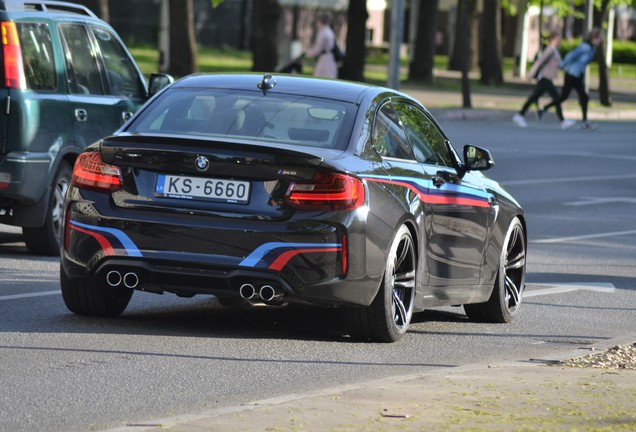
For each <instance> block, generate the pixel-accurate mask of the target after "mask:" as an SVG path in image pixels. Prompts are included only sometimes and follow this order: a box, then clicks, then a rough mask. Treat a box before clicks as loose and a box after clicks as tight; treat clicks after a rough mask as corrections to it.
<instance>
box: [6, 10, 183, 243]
mask: <svg viewBox="0 0 636 432" xmlns="http://www.w3.org/2000/svg"><path fill="white" fill-rule="evenodd" d="M0 27H1V29H2V46H1V47H0V81H1V82H0V111H1V112H0V223H2V224H8V225H14V226H19V227H22V232H23V237H24V241H25V243H26V246H27V249H28V251H29V252H30V253H34V254H42V255H57V254H59V247H60V226H61V223H62V221H63V219H64V218H63V215H62V214H60V213H61V212H62V203H63V200H64V195H65V193H66V190H67V188H68V185H69V182H70V179H71V170H72V167H73V164H74V162H75V159H76V157H77V155H78V154H79V153H80V152H82V150H83V149H84V148H85V147H86V146H87V145H89V144H91V143H92V142H95V141H97V140H99V139H100V138H102V137H104V136H107V135H109V134H111V133H112V132H114V131H115V130H117V129H119V128H120V127H121V126H122V125H123V124H124V123H125V122H126V121H127V120H128V119H130V118H131V117H132V116H133V114H134V113H135V112H136V111H137V110H138V109H139V108H140V107H141V105H142V104H143V103H145V102H146V101H147V100H148V98H149V97H150V96H151V92H149V91H148V86H147V84H146V81H145V79H144V77H143V75H142V74H141V72H140V71H139V68H138V67H137V65H136V64H135V62H134V60H133V58H132V56H131V55H130V53H129V52H128V50H127V49H126V47H125V45H124V44H123V43H122V41H121V39H120V38H119V36H118V35H117V33H116V32H115V31H114V30H113V28H112V27H110V26H109V25H108V24H106V23H105V22H104V21H102V20H100V19H99V18H97V16H96V15H95V14H93V13H92V12H91V11H90V10H89V9H87V8H85V7H84V6H80V5H77V4H73V3H66V2H57V1H18V0H15V1H14V0H0ZM150 81H151V82H150V88H151V89H156V88H160V87H161V86H162V85H164V84H167V83H169V82H171V81H172V79H171V77H170V76H168V75H153V76H152V77H151V80H150Z"/></svg>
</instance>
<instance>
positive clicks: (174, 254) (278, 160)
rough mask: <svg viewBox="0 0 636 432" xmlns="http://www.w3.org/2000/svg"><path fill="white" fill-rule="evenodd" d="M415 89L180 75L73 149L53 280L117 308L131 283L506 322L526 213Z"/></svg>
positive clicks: (368, 336)
mask: <svg viewBox="0 0 636 432" xmlns="http://www.w3.org/2000/svg"><path fill="white" fill-rule="evenodd" d="M493 165H494V162H493V159H492V156H491V155H490V153H489V152H488V150H486V149H483V148H479V147H475V146H471V145H466V146H465V147H464V148H463V155H462V157H460V156H459V155H458V154H457V153H456V151H455V150H454V149H453V147H452V146H451V144H450V142H449V140H448V138H447V137H446V135H445V134H444V132H443V131H442V129H441V128H440V126H439V125H438V123H437V122H436V121H435V119H434V118H433V117H432V116H431V114H430V113H429V112H428V111H427V110H426V108H424V107H423V106H422V105H421V104H420V103H419V102H418V101H417V100H415V99H413V98H411V97H409V96H407V95H406V94H403V93H400V92H397V91H394V90H391V89H388V88H382V87H375V86H371V85H366V84H359V83H350V82H344V81H338V80H322V79H317V78H309V77H300V76H287V75H278V76H271V75H265V76H263V75H256V74H236V75H234V74H224V75H193V76H189V77H186V78H184V79H182V80H180V81H178V82H176V83H174V84H173V85H171V86H170V87H168V88H167V89H165V90H164V91H162V92H161V93H160V94H158V95H157V96H156V97H155V98H154V99H152V100H151V101H150V102H148V103H147V104H146V105H145V106H144V107H143V108H142V109H141V110H140V112H138V113H137V114H136V115H135V116H134V117H133V118H132V119H131V121H129V122H128V123H127V124H126V125H124V126H123V127H122V128H121V129H120V130H119V131H117V132H116V133H115V134H114V135H112V136H109V137H107V138H104V139H102V140H101V141H99V142H97V143H95V144H93V145H91V146H90V147H88V148H87V149H86V151H85V152H84V153H83V154H81V155H80V156H79V157H78V159H77V161H76V163H75V166H74V169H73V175H72V186H71V187H70V188H69V190H68V193H67V195H66V200H65V205H64V215H65V220H64V225H63V233H62V235H63V245H62V251H61V256H62V261H61V273H60V278H61V287H62V294H63V297H64V301H65V303H66V306H67V307H68V309H69V310H71V311H72V312H74V313H77V314H83V315H92V316H116V315H119V314H121V313H122V312H123V311H124V310H125V309H126V306H127V305H128V303H129V301H130V298H131V296H132V294H133V292H134V291H136V290H138V291H144V292H149V293H164V292H170V293H175V294H177V295H178V296H185V297H191V296H193V295H195V294H210V295H214V296H216V297H217V298H218V299H219V301H220V302H221V303H222V304H224V305H232V306H240V305H241V304H244V305H249V304H254V303H259V304H266V305H267V304H269V305H283V304H289V303H303V304H307V305H314V306H318V307H338V308H340V309H341V310H342V313H343V314H344V321H343V322H344V323H346V328H347V331H348V333H349V334H350V336H351V337H352V338H354V339H358V340H371V341H385V342H393V341H396V340H398V339H400V338H401V337H402V336H403V335H404V334H405V333H406V331H407V329H408V327H409V323H410V321H411V318H412V315H413V313H416V312H420V311H422V310H424V309H425V308H430V307H436V306H444V305H463V306H464V310H465V312H466V314H467V315H468V316H469V318H471V319H473V320H476V321H482V322H498V323H505V322H509V321H510V320H511V319H513V318H514V317H515V315H517V314H518V312H519V308H520V305H521V301H522V294H523V290H524V286H525V269H526V243H527V241H526V223H525V218H524V213H523V210H522V208H521V207H520V205H519V204H518V203H517V202H516V201H515V199H514V198H513V197H512V196H511V195H510V194H508V193H507V192H506V191H505V190H504V189H502V188H501V187H500V186H499V185H498V184H497V183H496V182H495V181H493V180H490V179H489V178H487V177H486V176H484V175H483V173H482V171H484V170H487V169H489V168H491V167H492V166H493Z"/></svg>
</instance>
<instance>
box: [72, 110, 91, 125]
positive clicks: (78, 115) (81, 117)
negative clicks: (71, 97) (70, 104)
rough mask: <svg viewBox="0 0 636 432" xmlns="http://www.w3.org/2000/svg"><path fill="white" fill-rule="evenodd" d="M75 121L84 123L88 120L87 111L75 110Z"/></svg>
mask: <svg viewBox="0 0 636 432" xmlns="http://www.w3.org/2000/svg"><path fill="white" fill-rule="evenodd" d="M75 120H77V121H78V122H85V121H86V120H88V111H86V110H85V109H83V108H77V109H76V110H75Z"/></svg>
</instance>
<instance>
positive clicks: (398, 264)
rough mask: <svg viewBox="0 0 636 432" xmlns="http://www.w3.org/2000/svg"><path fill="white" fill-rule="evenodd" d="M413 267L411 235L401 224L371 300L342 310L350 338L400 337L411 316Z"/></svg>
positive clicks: (390, 339) (378, 339) (383, 339)
mask: <svg viewBox="0 0 636 432" xmlns="http://www.w3.org/2000/svg"><path fill="white" fill-rule="evenodd" d="M416 267H417V258H416V252H415V245H414V243H413V237H412V236H411V233H410V231H409V229H408V228H407V227H406V226H404V225H403V226H402V227H401V228H400V229H399V230H398V232H397V234H396V236H395V239H394V240H393V244H392V245H391V249H390V251H389V255H388V257H387V262H386V266H385V269H384V276H383V278H382V283H381V285H380V289H379V290H378V294H377V295H376V297H375V299H374V300H373V302H372V303H371V304H370V305H369V306H368V307H362V308H347V309H346V311H345V323H346V326H347V329H348V331H349V335H350V336H351V337H352V338H353V339H357V340H365V341H374V342H395V341H397V340H399V339H400V338H401V337H402V336H404V334H405V333H406V331H407V330H408V327H409V324H410V322H411V317H412V316H413V300H414V298H415V274H416Z"/></svg>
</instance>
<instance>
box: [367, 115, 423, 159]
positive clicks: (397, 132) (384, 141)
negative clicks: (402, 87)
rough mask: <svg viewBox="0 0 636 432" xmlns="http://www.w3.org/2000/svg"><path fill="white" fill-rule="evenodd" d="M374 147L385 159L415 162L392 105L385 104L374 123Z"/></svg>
mask: <svg viewBox="0 0 636 432" xmlns="http://www.w3.org/2000/svg"><path fill="white" fill-rule="evenodd" d="M372 136H373V146H374V147H375V149H376V151H377V152H378V153H379V154H380V155H381V156H384V157H392V158H397V159H407V160H415V156H413V150H412V149H411V145H410V144H409V140H408V139H407V138H406V135H405V134H404V130H403V129H402V125H401V124H400V120H399V118H398V116H397V114H396V113H395V111H394V110H393V108H392V106H391V104H390V103H386V104H384V105H383V106H382V107H381V108H380V109H379V110H378V112H377V114H376V116H375V122H374V123H373V134H372Z"/></svg>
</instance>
